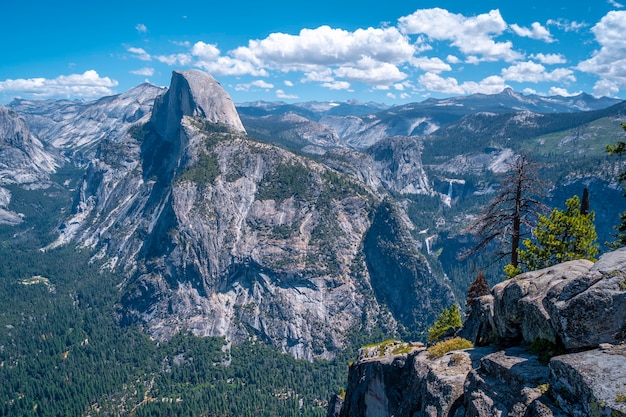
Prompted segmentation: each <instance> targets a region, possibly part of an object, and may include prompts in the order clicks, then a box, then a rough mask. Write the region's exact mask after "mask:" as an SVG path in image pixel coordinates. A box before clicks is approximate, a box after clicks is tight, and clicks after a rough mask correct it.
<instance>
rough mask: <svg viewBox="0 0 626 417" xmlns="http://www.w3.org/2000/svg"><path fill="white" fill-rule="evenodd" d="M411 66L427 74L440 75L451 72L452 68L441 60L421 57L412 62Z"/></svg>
mask: <svg viewBox="0 0 626 417" xmlns="http://www.w3.org/2000/svg"><path fill="white" fill-rule="evenodd" d="M411 64H413V66H415V67H416V68H419V69H421V70H422V71H425V72H434V73H437V74H438V73H440V72H443V71H451V70H452V67H451V66H450V65H449V64H446V63H445V62H443V61H442V60H441V59H440V58H428V57H425V56H420V57H417V58H414V59H413V60H411Z"/></svg>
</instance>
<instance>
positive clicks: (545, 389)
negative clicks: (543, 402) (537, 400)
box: [537, 382, 550, 394]
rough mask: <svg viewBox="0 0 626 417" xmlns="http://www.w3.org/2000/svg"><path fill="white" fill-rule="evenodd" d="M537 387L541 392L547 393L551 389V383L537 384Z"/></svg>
mask: <svg viewBox="0 0 626 417" xmlns="http://www.w3.org/2000/svg"><path fill="white" fill-rule="evenodd" d="M537 389H538V390H539V392H540V393H542V394H545V393H546V392H548V391H549V390H550V384H548V383H547V382H546V383H545V384H540V385H538V386H537Z"/></svg>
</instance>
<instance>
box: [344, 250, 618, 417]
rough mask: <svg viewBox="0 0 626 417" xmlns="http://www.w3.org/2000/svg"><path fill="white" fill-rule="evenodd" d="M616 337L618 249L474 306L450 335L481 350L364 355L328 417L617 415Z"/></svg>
mask: <svg viewBox="0 0 626 417" xmlns="http://www.w3.org/2000/svg"><path fill="white" fill-rule="evenodd" d="M625 330H626V249H620V250H617V251H614V252H610V253H607V254H605V255H603V256H602V257H601V258H600V259H599V260H598V262H596V263H595V264H594V263H592V262H589V261H585V260H581V261H570V262H566V263H563V264H560V265H555V266H553V267H550V268H546V269H543V270H540V271H533V272H529V273H525V274H522V275H520V276H517V277H515V278H513V279H511V280H508V281H506V282H502V283H500V284H497V285H496V286H494V288H493V289H492V294H491V295H487V296H483V297H479V298H477V299H475V300H474V302H473V304H472V312H471V314H470V316H469V317H468V319H467V320H466V322H465V324H464V327H463V328H462V329H461V330H460V331H459V332H458V333H457V334H458V335H461V336H463V337H465V338H467V339H471V341H472V342H474V343H475V344H477V345H483V347H476V348H473V349H468V350H462V351H452V352H448V353H446V354H445V355H444V356H443V357H440V358H437V359H432V358H430V357H429V355H428V352H427V350H426V349H425V348H421V349H416V350H414V351H412V352H406V353H405V352H396V354H394V352H393V351H389V350H387V351H386V352H385V354H381V355H380V356H379V357H372V356H371V355H367V354H364V352H366V351H369V350H371V348H366V349H363V352H361V354H360V355H359V359H358V360H357V362H356V363H355V364H354V365H352V366H351V368H350V370H349V375H348V386H347V389H346V396H345V401H344V402H343V405H342V406H341V410H340V411H339V412H337V411H336V410H335V413H336V414H338V415H339V416H345V417H348V416H350V417H357V416H359V417H360V416H407V417H414V416H433V417H434V416H438V417H439V416H447V417H477V416H479V417H488V416H511V417H513V416H519V417H539V416H542V417H543V416H576V417H578V416H580V417H582V416H626V337H625V333H624V332H625ZM496 342H499V343H496ZM485 345H487V346H485ZM548 360H549V361H548Z"/></svg>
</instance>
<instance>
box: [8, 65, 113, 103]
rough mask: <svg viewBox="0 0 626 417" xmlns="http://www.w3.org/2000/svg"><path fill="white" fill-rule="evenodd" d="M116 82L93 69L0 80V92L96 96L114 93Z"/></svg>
mask: <svg viewBox="0 0 626 417" xmlns="http://www.w3.org/2000/svg"><path fill="white" fill-rule="evenodd" d="M117 85H118V82H117V81H116V80H112V79H110V78H109V77H100V75H99V74H98V73H97V72H96V71H94V70H89V71H85V72H84V73H82V74H70V75H60V76H58V77H56V78H54V79H47V78H28V79H17V80H5V81H0V93H11V94H19V95H20V96H22V97H30V98H50V97H55V98H65V97H72V98H96V97H102V96H106V95H112V94H115V92H114V91H113V90H112V88H113V87H115V86H117Z"/></svg>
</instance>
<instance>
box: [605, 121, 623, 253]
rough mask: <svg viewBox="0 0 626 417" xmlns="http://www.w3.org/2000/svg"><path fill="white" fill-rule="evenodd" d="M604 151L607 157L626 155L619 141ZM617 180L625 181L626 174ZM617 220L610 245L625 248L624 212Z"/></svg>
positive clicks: (621, 174) (619, 176) (620, 175)
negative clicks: (613, 238)
mask: <svg viewBox="0 0 626 417" xmlns="http://www.w3.org/2000/svg"><path fill="white" fill-rule="evenodd" d="M622 129H624V130H626V123H622ZM606 151H607V152H608V153H609V155H615V156H624V155H626V143H625V142H623V141H619V142H617V143H616V144H615V145H607V146H606ZM617 179H618V181H620V182H624V181H626V172H621V173H620V174H619V175H618V177H617ZM624 197H626V194H624ZM619 220H620V224H619V226H617V227H615V229H616V230H617V233H616V234H615V239H616V240H615V241H614V242H613V243H612V244H611V246H612V247H614V248H619V247H621V246H626V212H624V213H622V214H620V216H619Z"/></svg>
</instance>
